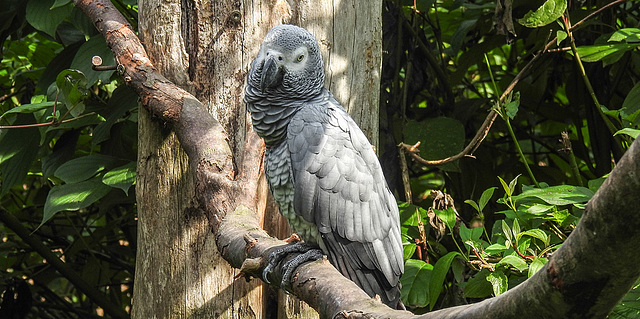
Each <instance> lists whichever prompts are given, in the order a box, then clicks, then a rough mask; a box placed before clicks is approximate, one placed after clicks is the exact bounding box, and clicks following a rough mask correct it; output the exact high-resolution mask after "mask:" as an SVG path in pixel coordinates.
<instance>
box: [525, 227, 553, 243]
mask: <svg viewBox="0 0 640 319" xmlns="http://www.w3.org/2000/svg"><path fill="white" fill-rule="evenodd" d="M522 236H531V237H533V238H537V239H540V240H541V241H542V242H543V243H545V244H546V242H547V239H549V236H548V235H547V234H546V233H545V232H544V231H543V230H542V229H538V228H534V229H529V230H527V231H524V232H521V233H520V234H518V237H522Z"/></svg>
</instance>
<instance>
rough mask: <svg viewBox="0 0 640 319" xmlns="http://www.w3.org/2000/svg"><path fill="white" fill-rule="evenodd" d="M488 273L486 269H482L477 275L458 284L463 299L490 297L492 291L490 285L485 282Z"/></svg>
mask: <svg viewBox="0 0 640 319" xmlns="http://www.w3.org/2000/svg"><path fill="white" fill-rule="evenodd" d="M489 274H490V272H489V271H488V270H487V269H482V270H481V271H480V272H479V273H477V274H475V275H474V276H473V277H471V278H469V280H468V281H467V282H465V283H462V284H460V286H461V287H462V289H463V291H464V297H465V298H485V297H488V296H490V295H491V293H492V292H493V289H492V287H491V284H490V283H489V281H488V280H487V276H489Z"/></svg>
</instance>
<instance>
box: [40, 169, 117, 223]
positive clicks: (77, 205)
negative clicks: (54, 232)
mask: <svg viewBox="0 0 640 319" xmlns="http://www.w3.org/2000/svg"><path fill="white" fill-rule="evenodd" d="M110 190H111V187H109V186H107V185H105V184H103V183H102V181H101V179H100V178H93V179H90V180H87V181H84V182H80V183H72V184H64V185H57V186H54V187H53V188H51V190H50V191H49V195H48V196H47V201H46V202H45V204H44V214H43V216H42V223H40V225H43V224H44V223H46V222H47V221H48V220H49V219H51V218H52V217H53V216H54V215H55V214H56V213H58V212H60V211H63V210H78V209H81V208H85V207H87V206H89V205H91V204H93V203H95V202H96V201H97V200H99V199H100V198H102V197H104V196H105V195H107V193H109V191H110Z"/></svg>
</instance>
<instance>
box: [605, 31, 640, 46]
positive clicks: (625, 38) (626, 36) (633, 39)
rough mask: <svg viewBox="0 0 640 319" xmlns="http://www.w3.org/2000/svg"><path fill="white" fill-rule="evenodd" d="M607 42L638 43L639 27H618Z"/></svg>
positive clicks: (639, 36)
mask: <svg viewBox="0 0 640 319" xmlns="http://www.w3.org/2000/svg"><path fill="white" fill-rule="evenodd" d="M608 42H627V43H638V42H640V29H638V28H624V29H620V30H618V31H616V32H614V33H613V34H611V37H609V41H608Z"/></svg>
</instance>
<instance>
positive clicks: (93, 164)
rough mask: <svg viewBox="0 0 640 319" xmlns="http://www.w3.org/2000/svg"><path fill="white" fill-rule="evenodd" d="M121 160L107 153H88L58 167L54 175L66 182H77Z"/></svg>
mask: <svg viewBox="0 0 640 319" xmlns="http://www.w3.org/2000/svg"><path fill="white" fill-rule="evenodd" d="M118 162H120V161H119V160H118V159H117V158H115V157H112V156H107V155H100V154H94V155H87V156H82V157H78V158H76V159H72V160H70V161H68V162H66V163H64V164H62V165H60V167H58V169H57V170H56V171H55V173H54V175H55V176H56V177H58V178H60V179H61V180H63V181H65V182H66V183H77V182H81V181H84V180H87V179H89V178H91V177H93V176H94V175H96V174H97V173H99V172H101V171H102V170H104V169H105V168H107V167H112V166H114V165H117V163H118Z"/></svg>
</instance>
